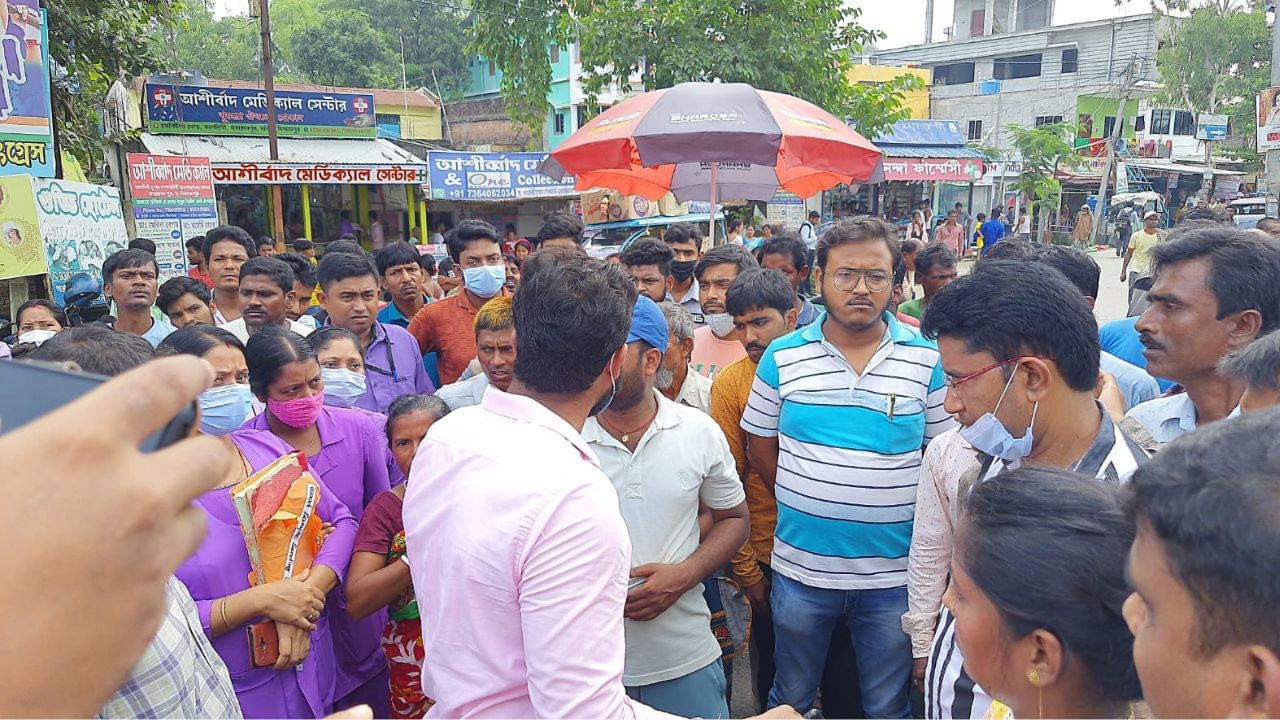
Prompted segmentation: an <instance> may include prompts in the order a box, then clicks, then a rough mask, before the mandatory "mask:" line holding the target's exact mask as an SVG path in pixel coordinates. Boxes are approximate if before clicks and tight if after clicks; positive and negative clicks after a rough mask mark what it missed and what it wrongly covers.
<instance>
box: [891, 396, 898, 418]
mask: <svg viewBox="0 0 1280 720" xmlns="http://www.w3.org/2000/svg"><path fill="white" fill-rule="evenodd" d="M897 404H898V394H897V393H889V419H890V420H892V419H893V408H894V407H895V406H896V405H897Z"/></svg>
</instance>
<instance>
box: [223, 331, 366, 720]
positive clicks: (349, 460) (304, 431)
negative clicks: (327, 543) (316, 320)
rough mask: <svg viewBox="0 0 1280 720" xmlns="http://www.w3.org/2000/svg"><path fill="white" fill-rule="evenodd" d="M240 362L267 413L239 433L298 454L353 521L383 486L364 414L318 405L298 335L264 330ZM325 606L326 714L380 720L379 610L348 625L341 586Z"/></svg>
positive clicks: (309, 352) (308, 356)
mask: <svg viewBox="0 0 1280 720" xmlns="http://www.w3.org/2000/svg"><path fill="white" fill-rule="evenodd" d="M246 359H247V361H248V365H249V385H250V387H251V388H252V389H253V393H254V395H256V396H257V397H258V399H259V400H261V401H263V402H265V403H267V409H266V410H264V411H263V412H262V413H261V414H259V415H257V416H256V417H254V418H252V419H251V420H249V421H248V422H247V423H245V425H244V427H245V428H246V429H253V430H263V431H269V432H271V433H272V434H273V435H275V436H277V437H278V438H280V439H281V440H283V441H284V442H285V443H286V444H287V445H289V446H290V447H292V448H293V449H296V450H301V451H303V452H305V453H306V454H307V459H308V461H309V462H310V464H311V467H312V469H313V470H314V471H315V472H316V473H318V474H319V475H320V477H321V478H323V480H324V484H325V487H326V488H329V489H330V490H331V491H332V492H333V493H334V494H335V495H336V496H337V498H338V500H339V501H341V502H342V503H343V504H344V505H345V506H346V507H347V508H348V509H350V511H351V514H352V515H353V516H355V519H356V520H357V522H358V521H359V519H360V517H361V516H362V515H363V514H364V508H365V506H366V505H368V504H369V501H370V500H372V499H373V497H374V496H375V495H377V494H378V493H380V492H382V491H383V490H387V489H389V488H390V487H391V485H390V482H389V480H388V476H387V465H386V450H385V440H383V439H382V437H383V435H382V430H381V428H379V427H377V426H376V425H375V424H374V422H373V420H371V419H370V418H369V416H368V415H367V414H366V413H363V412H360V411H357V410H348V409H344V408H335V407H325V406H323V398H324V380H323V378H322V376H321V372H320V365H319V363H318V362H317V361H316V353H315V350H313V349H312V348H311V346H310V345H308V344H307V342H306V340H305V339H304V338H302V337H301V336H299V335H297V334H295V333H292V332H290V331H288V330H285V329H283V328H276V327H270V328H264V329H263V330H260V331H258V333H257V334H256V335H254V336H253V337H251V338H250V339H249V343H248V345H247V347H246ZM327 607H329V608H330V610H331V613H330V628H331V631H332V634H333V644H334V656H335V658H336V659H337V669H338V673H337V681H336V685H335V689H334V699H335V700H334V709H335V710H341V709H344V708H347V707H351V706H353V705H360V704H367V705H369V706H371V707H372V708H373V710H374V716H375V717H386V716H387V714H388V712H389V706H388V703H387V687H388V684H389V675H388V671H387V662H386V657H385V656H384V655H383V653H382V647H381V638H382V627H383V626H384V625H385V624H386V621H387V618H386V612H385V610H384V611H382V612H379V613H375V614H373V615H371V616H369V617H366V618H364V619H362V620H352V619H351V618H350V616H349V615H348V614H347V611H346V598H345V596H344V594H343V592H342V587H341V586H339V587H337V588H335V589H334V590H333V591H332V592H331V593H329V604H328V605H327Z"/></svg>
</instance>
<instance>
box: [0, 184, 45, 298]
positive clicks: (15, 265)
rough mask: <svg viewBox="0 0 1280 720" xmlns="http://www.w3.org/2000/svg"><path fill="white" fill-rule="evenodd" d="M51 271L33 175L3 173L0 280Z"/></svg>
mask: <svg viewBox="0 0 1280 720" xmlns="http://www.w3.org/2000/svg"><path fill="white" fill-rule="evenodd" d="M48 271H49V268H48V266H47V265H46V264H45V259H44V245H43V244H42V243H41V242H40V225H39V221H38V220H37V219H36V206H35V198H33V197H32V196H31V178H29V177H26V176H11V177H0V280H7V279H9V278H16V277H25V276H27V275H43V274H45V273H46V272H48Z"/></svg>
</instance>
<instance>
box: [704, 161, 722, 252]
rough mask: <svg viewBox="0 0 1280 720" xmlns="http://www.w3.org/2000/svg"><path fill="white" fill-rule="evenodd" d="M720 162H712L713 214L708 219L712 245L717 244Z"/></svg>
mask: <svg viewBox="0 0 1280 720" xmlns="http://www.w3.org/2000/svg"><path fill="white" fill-rule="evenodd" d="M719 164H720V163H717V162H712V163H711V215H710V217H709V218H708V220H707V225H708V226H709V227H708V228H707V236H708V237H710V238H711V247H715V246H716V166H718V165H719Z"/></svg>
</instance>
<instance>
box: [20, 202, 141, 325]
mask: <svg viewBox="0 0 1280 720" xmlns="http://www.w3.org/2000/svg"><path fill="white" fill-rule="evenodd" d="M29 182H30V183H31V186H32V191H33V192H34V195H35V209H36V219H37V220H38V221H39V224H40V235H41V239H42V240H43V241H44V250H45V257H46V258H47V260H48V263H49V277H50V279H51V280H52V283H51V285H52V287H51V290H52V291H53V293H52V294H53V301H54V302H56V303H58V304H59V305H62V304H63V298H62V291H63V289H64V288H65V287H66V284H67V280H68V279H70V277H71V276H72V275H74V274H75V273H78V272H85V273H89V274H90V275H92V276H93V277H95V278H97V279H98V280H101V279H102V263H103V261H105V260H106V259H107V257H109V256H110V255H111V254H112V253H114V252H118V251H120V250H124V249H125V248H126V247H127V246H128V244H129V233H128V230H126V229H125V225H124V213H123V212H121V210H120V191H119V190H116V189H115V188H113V187H108V186H103V185H91V184H89V183H80V182H69V181H66V180H30V181H29Z"/></svg>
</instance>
